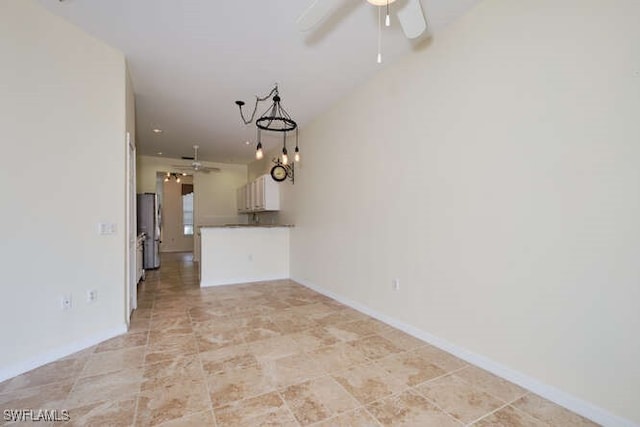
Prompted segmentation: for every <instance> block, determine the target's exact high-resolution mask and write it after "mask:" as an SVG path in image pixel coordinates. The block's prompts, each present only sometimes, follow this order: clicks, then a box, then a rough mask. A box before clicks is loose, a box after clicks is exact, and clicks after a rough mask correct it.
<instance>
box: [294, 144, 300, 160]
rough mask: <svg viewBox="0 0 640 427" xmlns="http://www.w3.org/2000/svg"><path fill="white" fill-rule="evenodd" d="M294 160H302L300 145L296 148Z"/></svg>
mask: <svg viewBox="0 0 640 427" xmlns="http://www.w3.org/2000/svg"><path fill="white" fill-rule="evenodd" d="M293 160H294V161H295V162H299V161H300V150H299V149H298V147H296V149H295V154H294V155H293Z"/></svg>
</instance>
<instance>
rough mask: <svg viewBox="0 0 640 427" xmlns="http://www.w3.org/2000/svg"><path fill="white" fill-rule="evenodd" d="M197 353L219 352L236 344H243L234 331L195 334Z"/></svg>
mask: <svg viewBox="0 0 640 427" xmlns="http://www.w3.org/2000/svg"><path fill="white" fill-rule="evenodd" d="M196 337H197V340H198V351H212V350H219V349H221V348H224V347H230V346H234V345H238V344H244V340H243V339H242V337H241V336H240V334H238V332H237V331H236V330H235V329H231V330H226V331H204V332H197V333H196Z"/></svg>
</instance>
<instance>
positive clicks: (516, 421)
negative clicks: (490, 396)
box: [473, 406, 549, 427]
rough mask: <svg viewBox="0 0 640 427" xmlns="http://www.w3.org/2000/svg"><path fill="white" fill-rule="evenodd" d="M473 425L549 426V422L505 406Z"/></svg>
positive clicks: (491, 426)
mask: <svg viewBox="0 0 640 427" xmlns="http://www.w3.org/2000/svg"><path fill="white" fill-rule="evenodd" d="M473 426H474V427H549V424H547V423H544V422H542V421H540V420H537V419H535V418H533V417H532V416H531V415H528V414H527V413H526V412H523V411H520V410H518V409H516V408H514V407H512V406H506V407H504V408H502V409H499V410H497V411H496V412H493V413H492V414H490V415H488V416H486V417H484V418H482V419H481V420H480V421H478V422H476V423H474V424H473Z"/></svg>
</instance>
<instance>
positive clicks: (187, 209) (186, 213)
mask: <svg viewBox="0 0 640 427" xmlns="http://www.w3.org/2000/svg"><path fill="white" fill-rule="evenodd" d="M182 227H183V230H184V231H183V234H184V235H185V236H193V184H182Z"/></svg>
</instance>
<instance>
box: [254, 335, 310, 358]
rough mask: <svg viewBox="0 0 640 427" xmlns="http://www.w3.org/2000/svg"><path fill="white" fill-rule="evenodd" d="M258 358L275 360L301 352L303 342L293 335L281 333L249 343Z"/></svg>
mask: <svg viewBox="0 0 640 427" xmlns="http://www.w3.org/2000/svg"><path fill="white" fill-rule="evenodd" d="M248 347H249V349H250V351H251V353H252V354H253V355H254V357H255V358H256V359H257V360H274V359H280V358H282V357H285V356H291V355H294V354H297V353H300V352H301V343H300V342H298V341H297V340H296V339H295V337H294V336H293V335H280V336H277V337H271V338H267V339H265V340H258V341H253V342H250V343H249V344H248Z"/></svg>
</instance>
